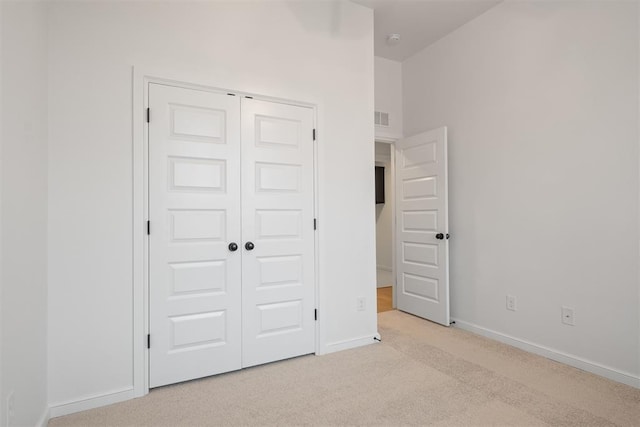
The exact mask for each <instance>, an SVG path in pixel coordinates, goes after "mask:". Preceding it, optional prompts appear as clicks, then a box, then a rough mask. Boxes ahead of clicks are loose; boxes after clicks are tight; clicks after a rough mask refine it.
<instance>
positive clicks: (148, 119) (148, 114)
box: [147, 108, 151, 123]
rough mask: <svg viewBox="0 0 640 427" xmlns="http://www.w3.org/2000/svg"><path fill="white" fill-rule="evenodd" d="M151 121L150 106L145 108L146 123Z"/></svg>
mask: <svg viewBox="0 0 640 427" xmlns="http://www.w3.org/2000/svg"><path fill="white" fill-rule="evenodd" d="M150 121H151V108H147V123H149V122H150Z"/></svg>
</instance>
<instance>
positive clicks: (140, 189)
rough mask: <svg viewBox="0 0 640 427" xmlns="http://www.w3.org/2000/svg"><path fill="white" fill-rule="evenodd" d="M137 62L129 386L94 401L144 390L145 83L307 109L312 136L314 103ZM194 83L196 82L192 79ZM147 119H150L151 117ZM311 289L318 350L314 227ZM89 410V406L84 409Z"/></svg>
mask: <svg viewBox="0 0 640 427" xmlns="http://www.w3.org/2000/svg"><path fill="white" fill-rule="evenodd" d="M152 71H153V70H146V69H142V68H140V67H132V80H133V85H132V86H133V95H132V104H133V111H132V142H133V144H132V158H133V162H132V184H133V197H132V205H133V206H132V207H133V215H132V243H133V253H132V273H133V274H132V284H133V289H132V294H133V295H132V296H133V304H132V317H133V331H132V337H133V343H132V345H133V352H132V353H133V354H132V362H133V363H132V365H133V369H132V387H131V388H130V389H125V390H121V391H117V392H115V393H113V394H112V395H110V396H109V397H108V398H107V399H104V402H101V403H100V405H105V404H111V403H116V402H120V401H124V400H129V399H132V398H134V397H140V396H144V395H146V394H148V393H149V349H148V348H147V338H148V334H149V239H148V235H147V221H148V218H149V191H148V190H149V134H148V123H147V109H148V108H149V93H148V91H149V85H150V84H151V83H155V84H162V85H168V86H173V87H178V88H184V89H191V90H200V91H206V92H214V93H223V94H234V95H235V96H238V97H249V98H253V99H258V100H263V101H269V102H275V103H281V104H288V105H295V106H300V107H306V108H311V109H312V110H313V127H314V129H315V130H316V135H318V134H319V132H318V131H317V129H318V106H317V105H316V104H313V103H309V102H303V101H298V100H291V99H285V98H277V97H270V96H264V95H260V94H255V93H250V92H244V91H241V90H235V89H225V88H221V87H220V86H216V82H215V81H214V79H212V78H211V76H210V75H206V74H200V75H192V74H191V75H186V74H185V73H184V72H171V71H166V70H165V71H161V72H152ZM195 82H199V83H195ZM151 120H153V118H152V117H151ZM318 139H319V138H318V137H316V138H315V140H314V141H313V144H314V146H313V169H314V170H313V181H314V182H313V195H312V198H313V209H314V217H315V218H316V219H317V220H318V223H321V221H320V218H319V192H318V171H319V167H318V163H319V161H318V158H319V155H318ZM314 249H315V251H314V263H315V266H316V267H315V269H314V271H315V272H314V276H315V277H314V289H315V305H316V308H317V310H318V313H319V315H318V319H317V321H316V323H315V354H321V345H320V343H321V336H322V335H321V334H322V325H321V322H322V316H321V314H320V313H321V310H320V302H321V292H320V286H319V283H320V282H319V268H318V267H319V265H320V264H319V254H320V245H319V238H318V230H315V233H314ZM87 409H89V408H87Z"/></svg>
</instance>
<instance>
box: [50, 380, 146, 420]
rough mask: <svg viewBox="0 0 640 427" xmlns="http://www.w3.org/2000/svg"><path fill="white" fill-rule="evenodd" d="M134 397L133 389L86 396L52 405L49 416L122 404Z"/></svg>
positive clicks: (53, 416) (59, 415)
mask: <svg viewBox="0 0 640 427" xmlns="http://www.w3.org/2000/svg"><path fill="white" fill-rule="evenodd" d="M134 397H136V396H135V393H134V390H133V387H131V388H125V389H122V390H115V391H112V392H108V393H104V394H99V395H94V396H87V397H84V398H80V399H78V400H74V401H70V402H65V403H57V404H53V405H51V407H50V409H49V415H50V417H51V418H55V417H61V416H63V415H69V414H74V413H76V412H80V411H86V410H88V409H94V408H99V407H101V406H107V405H111V404H113V403H118V402H123V401H125V400H130V399H133V398H134Z"/></svg>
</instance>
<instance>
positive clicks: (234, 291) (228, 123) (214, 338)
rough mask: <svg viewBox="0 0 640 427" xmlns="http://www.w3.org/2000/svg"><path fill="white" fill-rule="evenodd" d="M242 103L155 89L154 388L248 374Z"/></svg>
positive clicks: (204, 94) (152, 90) (152, 101)
mask: <svg viewBox="0 0 640 427" xmlns="http://www.w3.org/2000/svg"><path fill="white" fill-rule="evenodd" d="M239 103H240V101H239V99H238V97H234V96H228V95H222V94H215V93H210V92H204V91H197V90H189V89H183V88H176V87H171V86H164V85H159V84H150V85H149V105H150V117H151V120H150V123H149V219H150V221H151V224H150V225H151V234H150V236H149V270H150V271H149V286H150V304H149V307H150V313H149V317H150V333H151V348H150V381H149V384H150V387H157V386H161V385H164V384H170V383H175V382H179V381H185V380H189V379H193V378H200V377H204V376H208V375H212V374H217V373H221V372H226V371H231V370H235V369H239V368H240V367H241V285H240V276H241V274H240V268H241V257H242V251H241V250H237V251H235V252H232V251H230V250H229V244H230V243H231V242H237V244H238V246H240V240H239V239H240V217H241V213H240V161H239V160H240V140H239V135H240V105H239Z"/></svg>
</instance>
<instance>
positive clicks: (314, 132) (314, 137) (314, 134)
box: [313, 129, 316, 141]
mask: <svg viewBox="0 0 640 427" xmlns="http://www.w3.org/2000/svg"><path fill="white" fill-rule="evenodd" d="M313 140H314V141H315V140H316V130H315V129H314V130H313Z"/></svg>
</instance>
